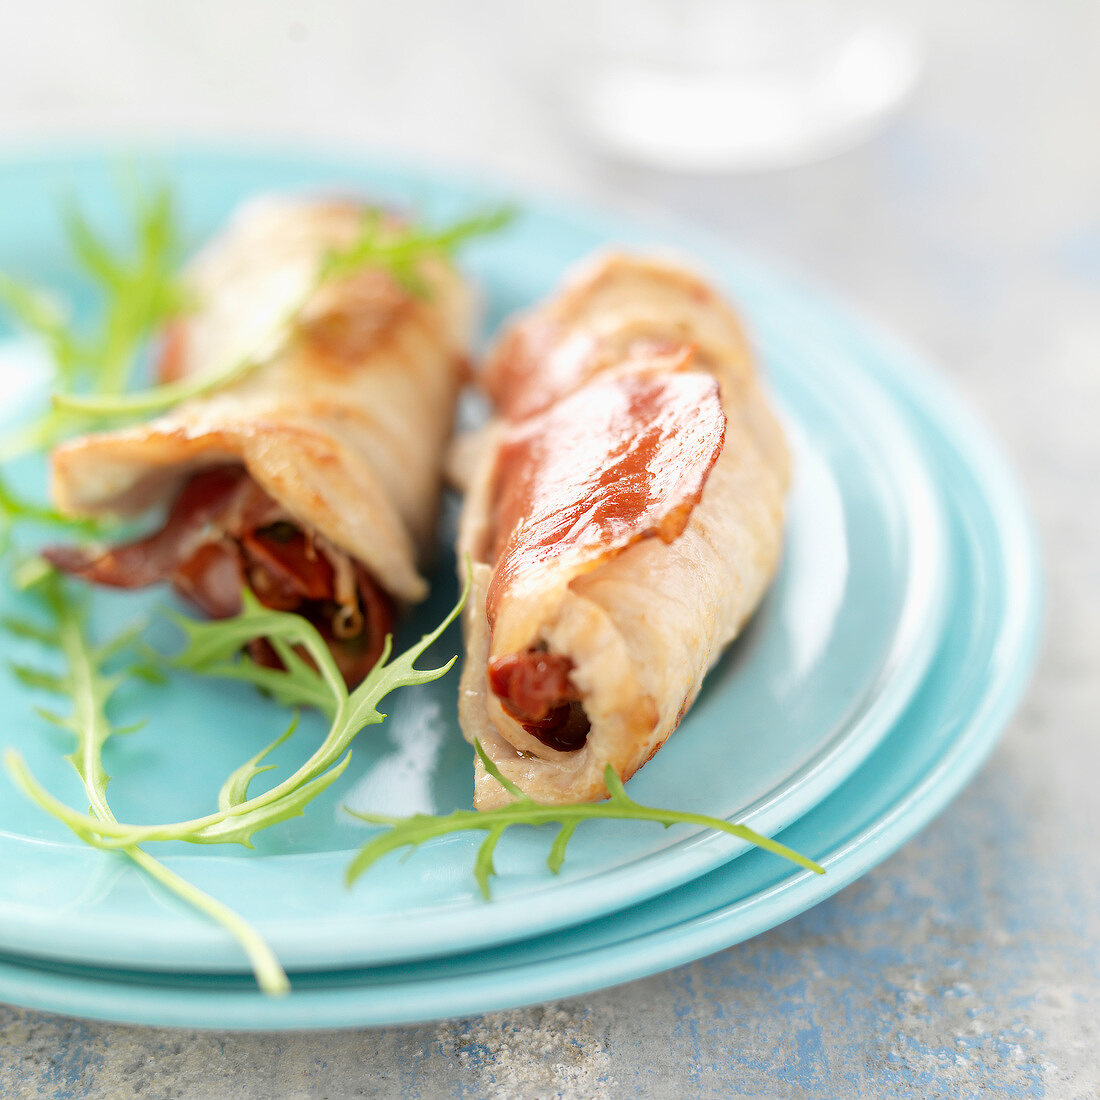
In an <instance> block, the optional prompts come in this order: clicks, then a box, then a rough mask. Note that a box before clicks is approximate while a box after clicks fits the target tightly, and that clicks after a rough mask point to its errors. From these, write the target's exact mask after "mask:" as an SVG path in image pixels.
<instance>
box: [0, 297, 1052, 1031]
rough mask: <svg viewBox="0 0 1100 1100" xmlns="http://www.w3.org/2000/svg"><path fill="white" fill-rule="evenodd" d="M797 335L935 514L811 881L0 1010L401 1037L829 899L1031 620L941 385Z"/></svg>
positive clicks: (849, 330) (922, 783)
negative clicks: (921, 475)
mask: <svg viewBox="0 0 1100 1100" xmlns="http://www.w3.org/2000/svg"><path fill="white" fill-rule="evenodd" d="M791 306H792V314H793V315H794V316H796V317H797V318H798V320H799V322H800V323H801V324H802V325H804V326H805V328H804V331H805V333H806V334H807V336H808V337H809V336H816V337H818V338H821V339H826V340H827V341H828V343H829V345H830V346H831V347H832V348H833V349H834V350H836V351H837V352H838V353H840V354H846V355H849V356H851V357H853V358H855V359H858V360H859V361H860V362H862V363H863V364H864V365H865V366H866V367H867V368H868V369H870V370H873V371H875V372H876V373H878V374H879V375H881V376H883V377H885V378H887V379H888V380H889V381H890V382H891V385H892V387H893V389H894V391H895V395H896V399H897V401H898V403H899V405H904V406H905V407H907V408H908V410H909V414H910V415H911V416H912V417H913V418H914V419H915V420H916V421H918V422H919V423H920V426H921V430H922V432H923V434H924V436H925V438H926V446H927V462H928V464H929V466H930V468H932V469H933V470H934V471H935V473H936V477H937V480H938V484H939V487H940V492H941V494H942V497H943V499H944V500H945V502H946V503H947V505H948V507H949V510H950V515H951V537H950V563H951V567H950V574H949V577H950V579H949V589H950V594H951V599H952V607H953V614H952V615H951V617H950V621H949V622H948V624H947V628H946V630H945V631H944V633H943V635H942V636H941V638H940V639H939V644H938V647H937V651H936V654H935V657H934V660H933V663H932V665H931V668H930V670H929V672H928V675H927V676H926V677H925V679H924V681H923V683H922V684H921V686H920V688H919V690H918V692H917V693H916V695H915V697H914V699H913V701H912V702H911V704H910V706H909V707H908V708H907V710H906V712H905V714H904V715H903V716H902V717H901V718H900V720H899V721H898V722H897V724H896V725H895V727H894V729H893V730H892V732H891V733H890V735H889V736H888V737H887V738H886V739H885V740H884V741H883V742H882V743H881V744H880V745H879V747H878V748H877V749H876V750H875V751H874V752H873V753H872V754H871V756H870V757H869V758H868V760H867V761H866V762H865V763H864V764H863V765H862V766H861V767H860V768H859V769H858V770H857V771H856V772H855V773H854V774H853V775H852V776H851V777H850V778H849V779H848V780H847V781H846V782H845V783H844V784H842V785H841V786H840V787H839V788H838V789H837V790H836V791H834V792H833V793H832V794H831V795H830V796H828V797H827V798H826V799H824V800H823V801H822V802H821V803H820V804H819V805H818V806H816V807H815V808H814V809H813V810H812V811H811V812H810V813H808V814H807V815H806V816H805V817H803V818H802V819H801V820H800V821H799V822H798V823H797V824H795V825H794V826H792V827H791V828H789V829H787V830H786V831H785V832H784V833H783V834H782V839H783V840H784V841H785V842H786V843H788V844H792V845H794V846H795V847H797V848H799V849H801V850H802V851H804V852H807V853H809V854H811V855H814V856H815V857H816V858H817V859H819V860H820V861H821V863H822V864H824V866H825V867H826V868H827V874H826V875H825V876H824V877H818V876H814V875H810V874H808V873H805V872H799V871H791V870H789V869H787V868H785V867H784V866H783V865H781V864H779V863H777V862H776V861H774V860H772V859H769V858H767V857H766V856H764V855H763V854H761V853H757V852H754V853H750V854H748V855H746V856H744V857H743V858H741V859H738V860H736V861H733V862H730V863H727V864H725V865H723V866H722V867H720V868H718V869H717V870H715V871H712V872H710V873H709V874H707V875H704V876H702V877H701V878H699V879H697V880H696V881H694V882H692V883H691V884H689V885H687V886H683V887H681V888H679V889H677V890H674V891H672V892H669V893H666V894H663V895H661V896H660V897H657V898H654V899H651V900H650V901H648V902H646V903H643V904H641V905H637V906H634V907H632V908H630V909H627V910H623V911H621V912H619V913H616V914H614V915H611V916H608V917H606V918H604V919H602V920H598V921H594V922H592V923H589V924H585V925H581V926H579V927H575V928H571V929H567V930H565V931H562V932H559V933H557V934H555V935H552V936H544V937H540V938H536V939H532V940H530V941H528V942H526V943H519V944H514V945H510V946H506V947H502V948H498V949H496V950H493V951H488V952H479V953H472V954H467V955H461V956H454V957H450V958H445V959H436V960H430V961H426V962H420V963H408V964H405V965H402V966H396V967H384V968H376V969H364V970H351V969H349V970H342V971H338V972H330V973H323V974H303V975H296V976H295V978H294V989H293V991H292V993H291V994H290V996H289V997H287V998H286V999H283V1000H276V999H271V998H265V997H264V996H262V995H261V994H259V993H257V992H256V991H255V989H254V988H253V987H252V986H251V984H250V983H249V981H248V980H247V979H244V978H236V977H229V976H220V977H219V976H182V975H177V976H171V975H157V974H149V973H136V972H130V973H123V972H112V971H96V970H92V969H89V968H79V967H65V966H61V965H58V966H53V967H49V966H35V965H33V964H27V963H24V962H21V961H19V960H15V959H8V960H3V961H0V997H3V998H6V999H8V1000H10V1001H13V1002H16V1003H18V1004H22V1005H27V1006H32V1007H35V1008H41V1009H48V1010H52V1011H55V1012H64V1013H71V1014H74V1015H80V1016H90V1017H95V1018H100V1019H109V1020H120V1021H129V1022H137V1023H144V1024H162V1025H177V1026H186V1027H218V1028H327V1027H342V1026H364V1025H381V1024H400V1023H411V1022H415V1021H420V1020H426V1019H430V1018H438V1017H442V1016H448V1015H465V1014H470V1013H474V1012H484V1011H490V1010H497V1009H501V1008H506V1007H513V1006H516V1005H520V1004H528V1003H534V1002H538V1001H542V1000H549V999H552V998H557V997H564V996H572V995H576V994H579V993H584V992H587V991H591V990H594V989H599V988H602V987H604V986H608V985H612V984H615V983H618V982H624V981H628V980H631V979H634V978H640V977H644V976H646V975H648V974H652V973H655V972H657V971H659V970H662V969H665V968H668V967H670V966H675V965H678V964H681V963H685V962H688V961H690V960H693V959H696V958H699V957H701V956H703V955H706V954H709V953H711V952H713V951H717V950H720V949H721V948H724V947H728V946H730V945H732V944H735V943H738V942H740V941H741V940H744V939H747V938H748V937H750V936H753V935H755V934H757V933H759V932H762V931H764V930H766V929H768V928H771V927H774V926H775V925H776V924H779V923H780V922H782V921H783V920H786V919H787V918H789V917H791V916H794V915H795V914H797V913H799V912H801V911H803V910H805V909H807V908H809V907H810V906H811V905H814V904H815V903H817V902H819V901H821V900H823V899H824V898H826V897H828V896H829V895H831V894H833V893H835V892H836V891H838V890H840V889H841V888H842V887H844V886H846V885H847V884H848V883H850V882H852V881H853V880H854V879H855V878H857V877H858V876H859V875H861V874H863V873H864V872H865V871H867V870H868V869H869V868H871V867H873V866H874V865H875V864H876V863H878V862H879V861H881V860H882V859H884V858H885V857H886V856H888V855H889V854H890V853H891V852H893V851H894V850H895V849H896V848H897V847H899V846H900V845H901V844H902V843H903V842H904V841H906V840H907V839H909V838H910V837H911V836H913V834H914V833H916V832H917V831H918V830H919V829H920V828H921V827H922V826H923V825H925V824H926V823H927V822H928V821H929V820H930V819H931V818H932V817H933V816H934V815H935V814H936V813H937V812H938V811H939V810H940V809H942V808H943V807H944V806H945V805H946V804H947V803H948V802H949V801H950V800H951V799H952V798H953V797H954V796H955V795H956V794H957V793H958V791H959V790H960V788H961V787H962V786H963V785H964V784H965V783H966V781H967V780H968V779H969V778H970V777H971V776H972V775H973V774H974V772H975V771H976V770H977V768H978V767H979V766H980V765H981V763H982V762H983V760H984V759H985V758H986V756H987V754H988V753H989V751H990V750H991V748H992V747H993V745H994V744H995V742H996V740H997V737H998V735H999V733H1000V731H1001V729H1002V728H1003V727H1004V725H1005V723H1006V722H1007V721H1008V718H1009V716H1010V715H1011V713H1012V711H1013V709H1014V708H1015V706H1016V704H1017V703H1018V701H1019V699H1020V696H1021V694H1022V693H1023V691H1024V688H1025V686H1026V684H1027V680H1028V676H1029V674H1030V671H1031V668H1032V665H1033V661H1034V657H1035V651H1036V648H1037V641H1038V636H1039V616H1040V580H1039V568H1038V555H1037V549H1036V546H1035V542H1034V537H1033V533H1032V530H1031V526H1030V523H1029V520H1028V517H1027V516H1026V514H1025V511H1024V508H1023V506H1022V504H1021V501H1020V498H1019V496H1018V494H1017V492H1016V489H1015V487H1014V485H1013V482H1012V479H1011V476H1010V474H1009V472H1008V470H1007V468H1006V466H1005V465H1004V462H1003V460H1002V459H1001V457H1000V455H999V454H998V453H997V452H996V450H995V449H994V448H993V446H992V445H991V444H990V442H989V440H988V438H987V437H986V435H985V434H984V431H983V430H982V429H981V427H980V426H979V425H978V424H977V423H975V421H974V420H973V419H972V418H971V417H970V416H969V415H968V414H967V413H966V412H964V411H963V410H962V409H960V408H959V406H958V405H957V404H956V402H955V399H954V398H953V397H952V396H951V394H950V393H949V392H948V391H947V390H946V389H945V388H944V387H943V385H942V384H941V383H939V382H937V381H935V380H934V379H932V378H930V377H929V376H928V375H927V374H926V373H925V371H924V369H923V368H921V367H920V366H919V364H917V363H916V362H914V361H913V360H912V358H911V357H910V356H909V355H908V354H907V353H904V352H902V351H900V350H898V349H897V348H896V347H894V346H893V345H892V344H891V343H889V342H888V341H887V340H885V339H884V338H883V337H881V336H879V335H876V334H874V333H873V332H871V331H869V330H868V329H866V328H864V327H861V326H858V325H855V324H853V323H852V322H851V321H850V320H848V319H847V318H845V317H844V315H842V314H840V313H838V312H835V311H834V310H833V308H832V307H831V306H829V305H828V304H827V303H824V302H822V301H821V300H818V299H815V298H813V297H810V296H806V297H802V298H801V299H797V298H796V297H795V296H794V295H793V293H792V297H791Z"/></svg>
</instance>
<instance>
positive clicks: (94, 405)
mask: <svg viewBox="0 0 1100 1100" xmlns="http://www.w3.org/2000/svg"><path fill="white" fill-rule="evenodd" d="M514 217H515V213H514V211H512V210H510V209H501V210H495V211H491V212H488V213H484V214H475V215H473V216H472V217H469V218H464V219H463V220H461V221H458V222H455V223H454V224H453V225H450V226H446V227H444V228H443V229H439V230H428V229H423V228H420V227H417V226H408V227H401V228H395V227H393V226H392V225H387V224H386V222H385V219H384V217H383V215H382V212H381V211H380V210H377V209H374V208H372V209H369V210H367V211H366V212H365V214H364V218H363V226H362V230H361V232H360V235H359V237H358V238H357V239H356V240H355V241H354V242H353V243H352V244H350V245H349V246H348V247H347V248H345V249H340V250H336V251H332V252H330V253H328V254H327V255H325V256H324V257H322V259H321V260H320V262H319V263H318V266H317V272H316V275H315V276H314V278H313V279H312V280H311V281H310V282H309V284H308V286H307V287H306V288H305V290H304V291H303V293H302V294H301V296H299V297H298V298H297V299H296V300H295V301H294V303H293V304H292V305H291V307H290V308H289V309H288V310H287V312H286V313H285V314H284V315H283V316H282V317H281V318H280V319H279V320H278V321H277V322H276V324H275V325H274V326H273V328H272V329H271V331H270V332H269V333H268V334H267V335H266V336H265V337H264V338H263V339H262V340H261V341H260V345H261V346H259V347H257V348H255V349H253V351H252V352H250V353H249V354H248V355H246V356H244V357H243V358H241V359H238V360H236V361H234V362H231V363H225V364H222V365H220V366H217V367H214V368H213V369H211V370H209V371H203V372H202V373H201V374H197V375H194V376H193V377H188V378H181V379H178V380H176V381H174V382H165V383H161V384H160V385H156V386H151V387H149V388H148V389H146V390H140V391H137V392H134V393H127V394H121V393H118V392H117V391H115V390H108V391H106V392H103V393H98V394H77V393H66V392H58V393H55V394H54V396H53V402H54V407H55V408H56V409H58V410H60V411H63V412H69V413H80V414H82V415H84V416H87V417H91V418H101V417H118V416H147V415H150V414H153V413H157V412H163V411H164V410H165V409H168V408H171V407H172V406H173V405H178V404H179V403H180V402H181V401H186V400H189V399H191V398H194V397H201V396H203V395H204V394H207V393H211V392H213V391H214V390H218V389H222V388H224V387H225V386H229V385H232V384H233V383H235V382H238V381H240V380H241V379H242V378H245V377H246V376H247V375H249V374H251V373H253V372H254V371H256V370H258V369H259V368H260V367H262V366H264V365H265V364H267V363H268V362H270V361H271V359H272V357H273V356H274V355H276V354H277V353H278V351H279V349H280V348H281V347H282V346H283V345H284V344H285V343H286V341H287V340H288V339H289V338H290V336H291V335H292V333H293V329H294V325H295V323H296V321H297V318H298V315H299V314H300V313H301V311H302V310H303V309H304V308H305V306H306V305H307V303H308V302H309V300H310V299H311V298H312V297H313V296H314V294H316V292H317V291H318V289H320V287H321V286H323V285H324V284H325V283H327V282H329V281H330V280H333V279H338V278H344V277H347V276H350V275H353V274H355V273H356V272H358V271H362V270H364V269H366V268H369V267H379V268H382V269H383V270H386V271H388V272H389V273H390V274H391V275H392V276H393V277H394V278H395V279H396V280H397V281H398V282H399V283H401V284H402V286H404V287H405V288H406V289H407V290H409V291H410V292H411V293H415V294H424V293H425V291H426V286H425V283H424V281H423V279H422V278H421V276H420V274H419V267H420V265H421V264H422V263H423V262H424V261H425V260H428V259H432V258H442V259H448V260H449V259H451V258H452V257H453V254H454V252H455V250H456V249H457V248H458V247H459V246H460V245H462V244H464V243H465V242H466V241H468V240H470V239H471V238H473V237H478V236H483V235H485V234H487V233H494V232H496V231H497V230H499V229H501V228H503V227H504V226H505V225H507V224H508V223H509V222H511V221H512V219H513V218H514Z"/></svg>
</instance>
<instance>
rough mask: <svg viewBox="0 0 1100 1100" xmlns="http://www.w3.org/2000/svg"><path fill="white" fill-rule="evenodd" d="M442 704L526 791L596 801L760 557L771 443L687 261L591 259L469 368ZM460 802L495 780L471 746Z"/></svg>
mask: <svg viewBox="0 0 1100 1100" xmlns="http://www.w3.org/2000/svg"><path fill="white" fill-rule="evenodd" d="M482 381H483V384H484V387H485V389H486V391H487V392H488V394H489V396H490V397H491V399H492V401H493V403H494V405H495V407H496V410H497V412H498V414H499V415H498V417H497V418H496V420H494V421H493V422H492V423H491V424H490V425H489V426H488V428H487V429H486V430H485V432H484V434H483V436H482V437H481V440H480V445H479V447H478V448H476V450H477V453H476V457H475V459H474V461H473V463H472V468H471V469H470V471H469V472H470V476H469V478H468V486H467V490H468V491H467V498H466V502H465V504H464V511H463V517H462V523H461V531H460V551H461V554H462V556H464V555H469V557H470V559H471V561H472V566H473V590H472V593H471V597H470V600H469V602H468V604H467V607H466V610H465V614H464V628H465V636H466V663H465V667H464V670H463V675H462V685H461V692H460V703H459V708H460V709H459V714H460V720H461V724H462V729H463V732H464V734H465V736H466V737H467V739H468V740H470V741H471V742H472V741H473V740H474V739H475V738H476V739H477V740H479V741H480V742H481V744H482V746H483V747H484V749H485V751H486V753H487V755H488V756H489V758H490V759H491V760H492V761H493V762H494V763H495V764H496V765H497V767H498V768H499V769H500V771H501V772H502V773H503V774H504V775H505V776H506V777H507V778H509V779H511V780H512V781H513V782H515V783H516V784H517V785H518V786H519V787H520V788H522V789H523V790H524V791H525V792H526V793H527V794H528V795H530V796H531V797H532V798H535V799H536V800H539V801H544V802H566V801H585V800H594V799H599V798H603V797H606V795H607V791H606V788H605V785H604V769H605V766H606V765H607V764H611V765H612V766H613V767H614V768H615V770H616V772H617V773H618V774H619V775H620V776H621V777H622V778H623V779H626V778H628V777H629V776H631V775H632V774H633V773H634V772H635V771H636V770H637V769H638V768H640V767H641V766H642V765H643V764H645V763H646V761H648V760H649V759H650V758H651V757H652V756H653V754H654V753H655V752H656V751H657V750H658V749H659V748H660V747H661V745H662V744H663V743H664V742H665V739H666V738H667V737H668V736H669V734H670V733H671V732H672V731H673V730H674V729H675V728H676V726H677V725H678V724H679V723H680V721H681V720H682V718H683V717H684V714H685V713H686V712H687V710H688V708H689V707H690V706H691V704H692V702H693V701H694V699H695V696H696V694H697V693H698V691H699V688H700V685H701V683H702V680H703V677H704V675H705V674H706V672H707V670H708V669H709V668H710V667H711V666H712V665H713V663H714V662H715V661H716V660H717V658H718V656H719V655H720V654H721V652H722V649H723V647H724V646H726V645H727V644H728V643H729V642H730V641H731V640H732V639H733V638H734V637H735V636H736V634H737V633H738V631H739V630H740V629H741V627H742V626H743V624H744V623H745V620H746V619H747V618H748V617H749V616H750V615H751V614H752V612H753V610H754V609H755V607H756V606H757V604H758V602H759V601H760V599H761V597H762V595H763V593H764V591H765V588H766V587H767V585H768V582H769V581H770V579H771V577H772V575H773V574H774V572H775V569H776V565H777V562H778V559H779V554H780V549H781V542H782V529H783V503H784V495H785V491H786V488H787V482H788V453H787V448H786V444H785V441H784V438H783V433H782V431H781V429H780V427H779V425H778V423H777V421H776V419H775V417H774V415H773V414H772V412H771V410H770V408H769V405H768V402H767V399H766V397H765V395H764V393H763V391H762V389H761V386H760V384H759V381H758V379H757V376H756V372H755V369H754V366H753V361H752V356H751V354H750V352H749V349H748V345H747V344H746V341H745V337H744V334H743V332H742V328H741V325H740V324H739V322H738V320H737V317H736V316H735V315H734V313H733V312H732V310H731V309H730V307H729V306H728V305H727V304H726V303H725V302H724V301H723V300H722V299H721V297H720V296H719V295H718V294H717V293H716V292H715V291H714V290H713V289H712V288H711V287H710V286H708V285H707V283H705V282H704V281H703V280H701V279H700V278H698V277H697V276H696V275H694V274H692V273H691V272H689V271H687V270H684V269H682V268H680V267H677V266H674V265H671V264H667V263H664V262H659V261H656V260H650V259H644V258H638V257H633V256H629V255H619V254H615V255H608V256H603V257H599V258H597V259H596V260H594V261H592V262H590V263H589V264H587V265H586V266H585V267H583V268H582V269H581V270H580V271H578V272H577V273H576V274H575V275H574V276H573V277H572V278H571V279H569V280H568V282H567V283H566V285H565V286H564V288H563V289H562V290H561V291H560V292H559V293H558V294H557V295H556V296H555V297H554V298H552V299H551V300H550V301H549V302H547V303H545V304H544V305H542V306H541V307H539V308H537V309H535V310H534V311H532V312H531V313H529V314H528V315H526V316H524V317H521V318H520V319H519V320H518V322H516V323H515V324H513V325H512V326H511V328H510V329H509V330H508V331H507V332H506V333H505V335H504V336H503V338H502V339H501V341H500V343H499V345H498V346H497V348H496V350H495V351H494V352H493V354H492V355H491V356H490V358H489V361H488V363H487V366H486V369H485V371H484V373H483V378H482ZM476 767H477V775H476V783H475V805H477V806H478V807H479V808H482V809H487V808H491V807H493V806H496V805H499V804H501V803H503V802H506V801H508V799H509V797H510V796H509V795H508V794H507V792H506V791H505V790H504V789H503V788H502V787H501V785H500V784H499V783H497V782H496V780H494V779H493V778H492V777H491V776H490V775H488V774H487V773H486V771H485V769H484V767H483V766H482V765H481V763H480V761H478V762H477V764H476Z"/></svg>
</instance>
